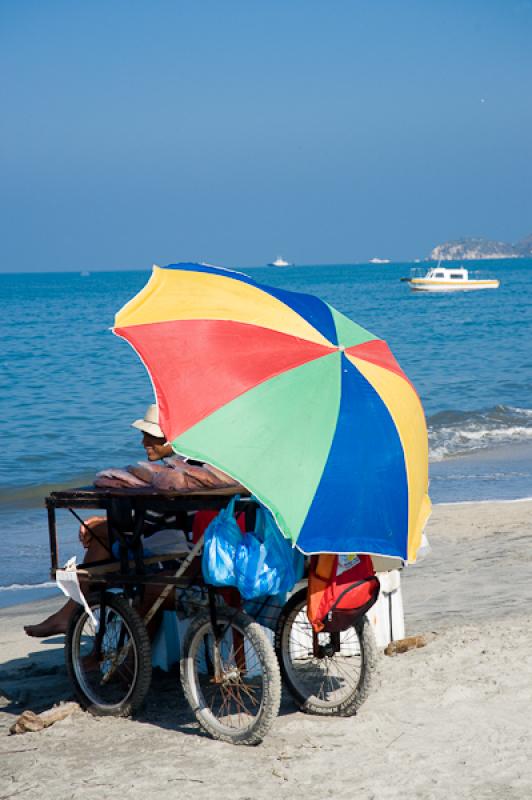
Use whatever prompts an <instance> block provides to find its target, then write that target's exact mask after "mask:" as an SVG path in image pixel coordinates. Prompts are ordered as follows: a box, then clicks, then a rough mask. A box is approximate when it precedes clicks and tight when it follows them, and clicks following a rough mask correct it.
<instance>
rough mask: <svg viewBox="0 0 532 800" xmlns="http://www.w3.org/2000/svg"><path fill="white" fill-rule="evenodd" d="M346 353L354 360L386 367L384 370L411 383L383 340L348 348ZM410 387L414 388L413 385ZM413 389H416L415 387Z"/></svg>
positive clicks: (373, 340) (374, 340)
mask: <svg viewBox="0 0 532 800" xmlns="http://www.w3.org/2000/svg"><path fill="white" fill-rule="evenodd" d="M345 352H346V353H347V354H348V355H350V356H353V357H354V358H360V359H362V360H364V361H369V362H371V363H372V364H376V365H377V366H378V367H384V369H388V370H390V372H395V374H396V375H400V376H401V378H404V379H405V381H408V383H410V381H409V380H408V378H407V377H406V375H405V373H404V372H403V370H402V369H401V367H400V366H399V364H398V363H397V361H396V360H395V357H394V355H393V353H392V351H391V350H390V348H389V347H388V345H387V344H386V342H383V341H382V339H372V340H371V341H370V342H364V344H356V345H354V347H348V348H347V349H346V351H345ZM410 386H412V384H411V383H410ZM412 388H413V389H414V387H413V386H412ZM414 391H415V389H414Z"/></svg>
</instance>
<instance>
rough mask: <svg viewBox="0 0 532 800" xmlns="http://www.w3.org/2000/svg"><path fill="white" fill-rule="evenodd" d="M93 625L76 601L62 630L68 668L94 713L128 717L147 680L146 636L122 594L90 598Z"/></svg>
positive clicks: (84, 703)
mask: <svg viewBox="0 0 532 800" xmlns="http://www.w3.org/2000/svg"><path fill="white" fill-rule="evenodd" d="M88 603H89V607H90V609H91V611H92V613H93V614H94V616H95V618H96V621H97V625H96V626H95V625H94V623H93V621H92V620H91V618H90V617H89V615H88V614H87V612H86V611H85V609H84V608H83V607H82V606H80V607H79V610H78V611H76V613H75V614H74V616H73V617H72V619H71V621H70V625H69V629H68V631H67V635H66V643H65V657H66V667H67V672H68V675H69V677H70V680H71V681H72V683H73V685H74V689H75V692H76V696H77V698H78V700H79V702H80V704H81V705H82V706H83V708H86V709H87V710H88V711H90V712H91V713H92V714H96V715H100V716H104V715H109V716H111V715H114V716H127V715H129V714H131V713H132V712H133V711H134V710H136V709H137V708H139V707H140V706H141V705H142V702H143V700H144V698H145V696H146V693H147V691H148V689H149V686H150V681H151V652H150V641H149V639H148V634H147V633H146V628H145V626H144V622H143V621H142V619H141V617H140V616H139V615H138V613H137V612H136V611H135V609H134V608H132V607H131V606H130V605H129V604H128V603H127V601H126V600H124V598H122V597H120V596H119V595H116V594H113V593H111V592H106V593H105V595H104V599H103V603H102V599H101V595H94V596H92V597H89V599H88Z"/></svg>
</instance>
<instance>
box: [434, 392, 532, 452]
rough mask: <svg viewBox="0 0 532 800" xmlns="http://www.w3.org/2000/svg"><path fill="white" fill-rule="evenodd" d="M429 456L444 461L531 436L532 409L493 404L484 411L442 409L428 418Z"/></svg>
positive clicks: (523, 439) (531, 437) (520, 440)
mask: <svg viewBox="0 0 532 800" xmlns="http://www.w3.org/2000/svg"><path fill="white" fill-rule="evenodd" d="M427 425H428V432H429V456H430V460H431V461H441V460H442V459H444V458H447V457H448V456H457V455H464V454H466V453H471V452H474V451H476V450H485V449H488V448H493V447H497V446H499V445H505V444H506V445H508V444H516V443H520V442H525V441H531V440H532V409H530V408H514V407H512V406H504V405H499V406H494V407H493V408H488V409H483V410H481V411H441V412H439V413H438V414H434V415H433V416H431V417H429V418H428V419H427Z"/></svg>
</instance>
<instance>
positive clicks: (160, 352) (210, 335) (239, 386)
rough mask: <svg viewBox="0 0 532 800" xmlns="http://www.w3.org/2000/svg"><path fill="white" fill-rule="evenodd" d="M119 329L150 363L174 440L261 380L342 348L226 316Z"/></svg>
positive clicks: (162, 412) (166, 425) (162, 417)
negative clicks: (231, 319)
mask: <svg viewBox="0 0 532 800" xmlns="http://www.w3.org/2000/svg"><path fill="white" fill-rule="evenodd" d="M115 333H117V334H118V335H119V336H122V337H123V338H124V339H127V341H128V342H130V343H131V344H132V345H133V347H134V348H135V350H136V351H137V352H138V354H139V355H140V357H141V358H142V360H143V361H144V363H145V364H149V365H150V373H151V377H152V380H153V383H154V386H155V390H156V392H157V401H158V405H159V424H160V426H161V428H162V429H163V431H164V434H165V436H166V438H167V439H168V440H169V441H172V440H173V439H175V438H176V437H177V436H179V435H180V434H181V433H184V432H185V431H186V430H188V429H189V428H190V427H191V426H192V425H195V424H196V423H197V422H199V421H200V420H202V419H204V418H205V417H206V416H208V415H209V414H211V413H212V412H213V411H216V409H218V408H220V407H221V406H223V405H225V404H226V403H229V402H230V401H231V400H234V399H235V398H236V397H239V396H240V395H241V394H243V393H244V392H247V391H248V390H249V389H252V388H253V387H254V386H257V384H259V383H263V382H264V381H266V380H268V379H269V378H272V377H274V376H275V375H279V374H280V373H282V372H285V371H287V370H290V369H294V367H299V366H301V365H302V364H306V363H307V362H309V361H312V360H313V359H315V358H320V357H321V356H325V355H328V354H329V353H332V352H334V351H335V349H336V348H334V347H326V346H324V345H320V344H315V343H314V342H309V341H306V340H305V339H299V338H297V337H296V336H289V335H288V334H285V333H279V332H278V331H273V330H270V329H269V328H260V327H258V326H255V325H246V324H244V323H241V322H231V321H226V320H174V321H171V322H153V323H150V324H146V325H133V326H131V327H128V328H116V330H115ZM221 364H223V369H221V368H220V365H221ZM170 398H171V399H172V402H171V403H170V402H169V399H170Z"/></svg>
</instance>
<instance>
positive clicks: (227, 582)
mask: <svg viewBox="0 0 532 800" xmlns="http://www.w3.org/2000/svg"><path fill="white" fill-rule="evenodd" d="M238 499H239V495H235V497H232V498H231V500H230V501H229V503H228V505H227V506H226V508H223V509H222V510H221V511H220V513H219V514H217V516H216V517H215V518H214V519H213V521H212V522H211V523H210V524H209V526H208V527H207V529H206V531H205V539H204V542H203V556H202V561H201V568H202V571H203V577H204V578H205V581H206V582H207V583H211V584H212V585H213V586H236V573H235V563H236V553H237V549H238V547H239V546H240V543H241V541H242V531H241V530H240V528H239V527H238V524H237V521H236V519H235V515H234V510H235V503H236V501H237V500H238Z"/></svg>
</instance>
